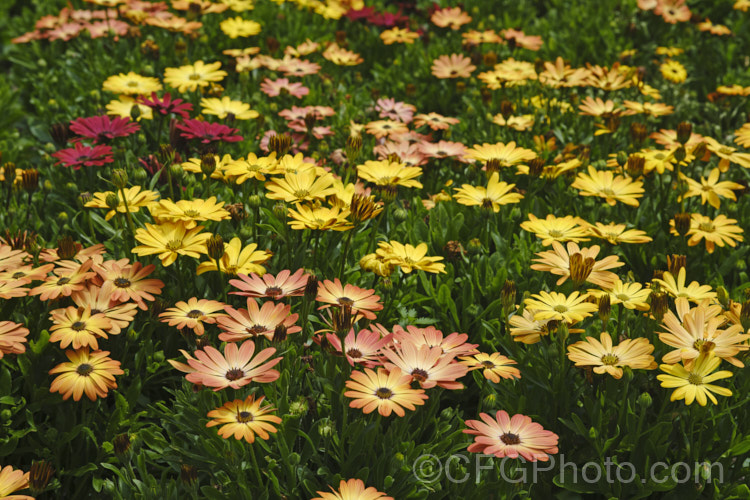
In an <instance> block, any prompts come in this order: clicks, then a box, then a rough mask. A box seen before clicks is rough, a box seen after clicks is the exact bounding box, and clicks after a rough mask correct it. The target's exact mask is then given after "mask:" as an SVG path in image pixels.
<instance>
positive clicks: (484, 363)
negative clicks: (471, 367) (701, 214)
mask: <svg viewBox="0 0 750 500" xmlns="http://www.w3.org/2000/svg"><path fill="white" fill-rule="evenodd" d="M481 364H482V366H484V367H485V368H487V369H490V368H495V363H493V362H492V361H482V363H481Z"/></svg>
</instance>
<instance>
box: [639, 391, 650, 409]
mask: <svg viewBox="0 0 750 500" xmlns="http://www.w3.org/2000/svg"><path fill="white" fill-rule="evenodd" d="M652 402H653V400H652V399H651V394H649V393H647V392H642V393H641V395H640V396H638V406H640V407H641V408H642V409H644V410H645V409H646V408H648V407H649V406H651V403H652Z"/></svg>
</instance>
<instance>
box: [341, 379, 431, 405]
mask: <svg viewBox="0 0 750 500" xmlns="http://www.w3.org/2000/svg"><path fill="white" fill-rule="evenodd" d="M411 380H412V379H411V377H410V376H409V375H404V374H402V373H401V370H399V369H398V368H394V369H393V370H391V371H390V372H389V371H387V370H385V369H383V368H378V371H377V373H375V372H374V371H372V370H370V369H369V368H365V369H364V372H360V371H353V372H352V375H351V379H350V380H347V381H346V387H347V388H349V389H351V390H349V391H346V392H345V393H344V396H346V397H347V398H353V399H354V400H353V401H352V402H351V403H349V406H350V407H352V408H362V411H363V412H364V413H366V414H367V413H372V412H373V411H375V409H377V410H378V413H379V414H380V415H382V416H384V417H389V416H390V415H391V413H394V412H395V413H396V415H398V416H399V417H403V416H404V415H405V414H406V413H405V412H404V408H406V409H408V410H412V411H414V410H415V409H416V406H419V405H423V404H424V400H425V399H427V396H426V395H425V394H424V390H423V389H412V388H411V385H410V382H411Z"/></svg>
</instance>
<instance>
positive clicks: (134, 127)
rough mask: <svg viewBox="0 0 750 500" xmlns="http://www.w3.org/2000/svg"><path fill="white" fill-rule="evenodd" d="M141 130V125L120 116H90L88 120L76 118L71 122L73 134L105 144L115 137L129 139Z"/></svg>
mask: <svg viewBox="0 0 750 500" xmlns="http://www.w3.org/2000/svg"><path fill="white" fill-rule="evenodd" d="M140 129H141V127H140V125H138V124H137V123H134V122H132V121H130V118H121V117H119V116H116V117H110V116H107V115H103V116H90V117H88V118H76V119H75V120H72V121H71V122H70V131H71V132H73V133H74V134H78V135H80V136H81V137H86V138H88V139H94V141H96V142H104V141H105V140H106V139H114V138H115V137H127V136H129V135H130V134H132V133H135V132H137V131H139V130H140Z"/></svg>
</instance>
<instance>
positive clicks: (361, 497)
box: [311, 479, 393, 500]
mask: <svg viewBox="0 0 750 500" xmlns="http://www.w3.org/2000/svg"><path fill="white" fill-rule="evenodd" d="M329 488H331V491H332V492H333V493H328V492H325V491H317V492H316V493H317V494H318V495H320V496H319V497H315V498H313V499H311V500H393V497H389V496H386V494H385V493H382V492H380V491H378V490H376V489H375V488H373V487H372V486H370V487H369V488H365V483H364V482H363V481H362V480H361V479H349V480H348V481H344V480H343V479H342V480H341V483H339V489H338V491H336V490H334V489H333V487H332V486H329Z"/></svg>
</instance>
